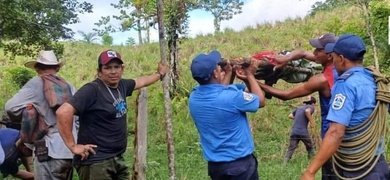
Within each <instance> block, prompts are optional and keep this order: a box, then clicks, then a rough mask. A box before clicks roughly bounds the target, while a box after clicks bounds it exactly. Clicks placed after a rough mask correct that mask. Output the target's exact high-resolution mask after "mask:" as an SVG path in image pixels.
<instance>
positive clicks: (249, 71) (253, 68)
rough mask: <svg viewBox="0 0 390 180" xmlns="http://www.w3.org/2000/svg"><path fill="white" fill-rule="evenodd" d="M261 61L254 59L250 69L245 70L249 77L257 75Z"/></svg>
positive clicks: (251, 61)
mask: <svg viewBox="0 0 390 180" xmlns="http://www.w3.org/2000/svg"><path fill="white" fill-rule="evenodd" d="M260 62H261V61H259V60H256V59H254V58H252V59H251V60H250V65H249V67H247V68H245V69H244V70H245V71H246V74H247V75H253V76H254V75H255V74H256V71H257V68H258V67H259V64H260Z"/></svg>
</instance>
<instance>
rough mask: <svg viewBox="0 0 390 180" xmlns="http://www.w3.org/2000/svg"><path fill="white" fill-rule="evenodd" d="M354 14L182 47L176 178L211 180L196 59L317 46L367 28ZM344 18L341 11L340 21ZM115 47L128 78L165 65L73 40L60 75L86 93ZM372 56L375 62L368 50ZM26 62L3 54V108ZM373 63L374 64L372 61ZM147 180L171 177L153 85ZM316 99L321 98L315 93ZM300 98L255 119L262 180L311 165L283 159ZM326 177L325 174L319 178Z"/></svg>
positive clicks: (301, 153) (151, 52)
mask: <svg viewBox="0 0 390 180" xmlns="http://www.w3.org/2000/svg"><path fill="white" fill-rule="evenodd" d="M354 12H356V9H353V8H351V9H348V10H346V9H336V10H335V11H334V12H331V13H329V12H328V13H319V14H317V15H316V16H315V17H307V18H303V19H288V20H286V21H284V22H277V23H275V24H264V25H258V26H256V27H248V28H245V29H244V30H243V31H240V32H235V31H233V30H229V29H227V30H225V31H224V32H222V33H219V34H215V35H211V34H210V35H205V36H198V37H196V38H195V39H188V40H184V41H183V42H182V43H181V44H180V54H179V58H180V64H179V67H180V71H181V76H180V81H179V91H180V94H182V96H179V97H175V98H174V99H173V101H172V103H173V104H172V106H173V118H172V119H173V128H174V140H175V150H176V155H175V160H176V173H177V177H178V179H181V180H185V179H190V180H202V179H208V178H207V163H206V162H205V161H204V160H203V158H202V155H201V148H200V145H199V138H198V134H197V131H196V128H195V126H194V124H193V122H192V119H191V117H190V115H189V113H188V110H187V97H186V95H187V94H188V93H189V92H190V91H191V89H192V88H193V87H194V86H195V85H196V82H195V81H194V80H193V79H192V78H191V74H190V72H189V64H190V61H191V59H192V58H193V57H194V56H195V55H196V54H198V53H206V52H209V51H211V50H212V49H218V50H220V51H221V53H222V54H223V56H224V57H227V58H229V57H237V56H249V55H250V54H253V53H255V52H257V51H264V50H273V51H279V50H283V49H296V48H303V49H308V50H310V49H312V48H311V47H310V45H309V43H308V39H309V38H311V37H316V36H319V35H321V34H323V33H325V32H335V33H337V34H341V33H344V32H353V31H354V30H355V29H356V28H359V27H363V26H362V25H361V23H362V22H361V18H359V17H358V15H356V13H354ZM340 14H343V15H342V16H340ZM109 48H111V49H114V50H117V51H119V52H120V53H121V54H122V57H123V59H124V61H125V65H126V67H125V74H124V77H125V78H134V77H137V76H140V75H148V74H152V73H154V72H155V70H156V68H157V62H158V61H159V56H160V55H159V48H158V43H153V44H147V45H143V46H140V47H126V46H113V47H103V46H99V45H89V44H83V43H67V44H66V47H65V54H64V58H63V60H65V61H66V64H65V66H64V67H63V68H62V69H61V71H60V73H59V74H60V75H62V76H63V77H64V78H66V79H68V80H69V81H70V82H72V83H73V84H74V85H75V86H76V87H77V88H80V87H81V86H82V85H83V84H85V83H86V82H89V81H91V80H93V79H94V78H95V76H96V67H97V60H96V59H97V55H98V53H99V52H100V51H103V50H106V49H109ZM368 53H369V54H368V57H367V59H370V57H371V53H372V52H371V51H368ZM27 60H28V59H27V58H24V57H17V58H16V59H15V60H9V58H8V57H4V55H3V54H0V64H1V66H0V84H1V85H0V92H1V93H0V106H1V107H3V106H4V103H5V101H6V100H7V99H8V98H10V97H11V96H12V95H13V94H14V93H15V92H16V91H17V88H16V87H15V85H14V84H12V83H10V82H9V69H12V68H14V67H18V66H22V64H23V63H24V62H26V61H27ZM370 62H372V61H370V60H368V61H367V63H370ZM276 86H277V87H278V88H282V89H287V88H290V87H292V86H293V85H291V84H287V83H285V82H283V81H282V80H281V81H279V82H278V84H277V85H276ZM148 91H149V92H148V93H149V101H148V108H149V113H148V158H147V161H148V167H147V173H148V174H147V175H148V179H151V180H153V179H167V177H168V166H167V164H168V163H167V151H166V149H167V148H166V142H165V129H164V116H163V115H164V107H163V92H162V88H161V83H160V82H158V83H156V84H154V85H152V86H150V87H149V88H148ZM316 96H317V94H316ZM135 97H136V94H134V95H133V96H132V97H129V98H128V104H129V105H128V107H130V109H129V112H128V122H129V123H128V127H129V130H132V129H134V117H135V115H134V110H133V108H134V104H135ZM301 101H302V99H296V100H290V101H280V100H277V99H275V98H273V99H272V100H269V101H267V102H266V107H265V108H263V109H261V110H259V111H258V112H257V113H254V114H249V119H250V120H251V125H252V131H253V136H254V139H255V143H256V152H255V153H256V155H257V157H258V160H259V169H258V170H259V173H260V176H261V179H264V180H272V179H283V180H288V179H298V178H299V177H300V175H301V172H303V171H304V170H305V168H306V166H307V164H308V160H307V158H306V152H305V149H304V147H303V145H300V147H299V149H297V151H296V153H295V155H294V156H293V160H292V161H291V163H289V164H283V158H284V154H285V152H286V148H287V145H288V138H289V136H288V135H289V130H290V127H291V124H292V122H291V121H290V120H289V119H288V118H287V116H288V114H289V113H290V111H291V110H292V109H293V108H294V107H297V106H298V105H299V103H300V102H301ZM315 119H316V123H317V126H316V127H315V131H314V132H313V136H314V137H316V140H317V142H316V144H318V143H319V141H318V139H319V138H318V134H319V127H320V126H319V124H320V118H319V109H318V107H317V113H316V115H315ZM128 139H129V143H128V151H127V161H128V162H129V165H130V166H132V163H133V159H132V158H133V155H132V152H133V135H131V134H130V133H129V137H128ZM317 177H320V173H318V174H317Z"/></svg>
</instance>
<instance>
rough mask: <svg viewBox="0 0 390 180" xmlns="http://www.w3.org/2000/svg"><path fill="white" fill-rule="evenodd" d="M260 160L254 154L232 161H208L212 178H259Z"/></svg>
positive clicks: (251, 179) (223, 179) (235, 179)
mask: <svg viewBox="0 0 390 180" xmlns="http://www.w3.org/2000/svg"><path fill="white" fill-rule="evenodd" d="M257 166H258V162H257V159H256V157H255V156H254V155H253V154H250V155H248V156H245V157H243V158H239V159H236V160H234V161H230V162H208V173H209V176H210V177H211V179H212V180H258V179H259V175H258V173H257Z"/></svg>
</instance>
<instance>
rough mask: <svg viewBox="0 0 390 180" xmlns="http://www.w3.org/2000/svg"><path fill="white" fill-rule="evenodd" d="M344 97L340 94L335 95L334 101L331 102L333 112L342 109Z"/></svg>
mask: <svg viewBox="0 0 390 180" xmlns="http://www.w3.org/2000/svg"><path fill="white" fill-rule="evenodd" d="M345 98H346V97H345V96H344V95H343V94H341V93H339V94H336V95H335V97H334V100H333V102H332V109H334V110H339V109H341V108H342V107H343V105H344V102H345Z"/></svg>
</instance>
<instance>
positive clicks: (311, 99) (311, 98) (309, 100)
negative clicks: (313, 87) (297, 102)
mask: <svg viewBox="0 0 390 180" xmlns="http://www.w3.org/2000/svg"><path fill="white" fill-rule="evenodd" d="M316 102H317V100H316V98H314V97H313V96H310V99H308V100H306V101H303V103H305V104H315V103H316Z"/></svg>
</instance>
